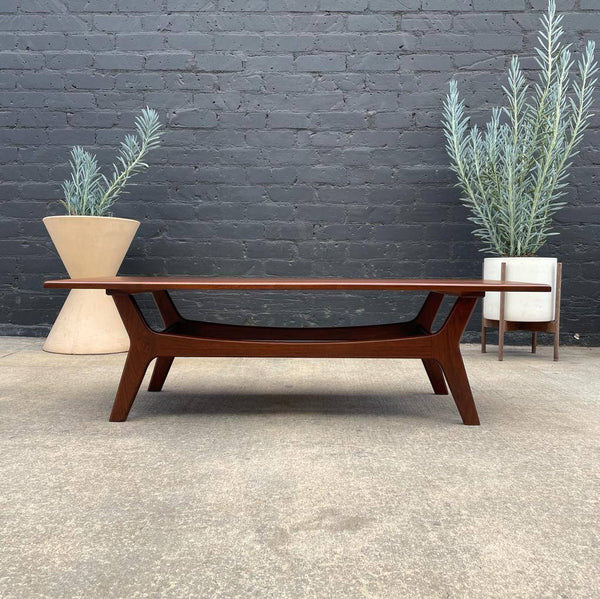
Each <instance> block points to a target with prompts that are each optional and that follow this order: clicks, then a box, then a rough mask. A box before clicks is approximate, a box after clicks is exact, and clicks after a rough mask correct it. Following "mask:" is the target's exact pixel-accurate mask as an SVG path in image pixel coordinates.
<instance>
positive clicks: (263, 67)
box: [245, 54, 294, 73]
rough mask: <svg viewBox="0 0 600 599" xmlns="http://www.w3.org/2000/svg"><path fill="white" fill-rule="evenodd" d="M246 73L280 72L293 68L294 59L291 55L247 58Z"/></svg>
mask: <svg viewBox="0 0 600 599" xmlns="http://www.w3.org/2000/svg"><path fill="white" fill-rule="evenodd" d="M245 67H246V71H258V72H267V73H269V72H273V71H275V72H281V71H291V70H292V69H293V68H294V57H293V56H292V55H291V54H288V55H283V56H277V55H265V56H249V57H248V58H247V59H246V62H245Z"/></svg>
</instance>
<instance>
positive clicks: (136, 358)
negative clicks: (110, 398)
mask: <svg viewBox="0 0 600 599" xmlns="http://www.w3.org/2000/svg"><path fill="white" fill-rule="evenodd" d="M151 360H152V358H150V357H148V356H146V355H144V354H143V353H141V352H139V351H137V350H136V348H135V347H130V348H129V353H128V354H127V360H125V367H124V368H123V374H122V375H121V381H120V383H119V388H118V389H117V396H116V397H115V402H114V404H113V407H112V412H111V413H110V418H109V420H110V422H123V421H125V420H127V416H128V414H129V410H131V406H132V405H133V401H134V400H135V396H136V394H137V392H138V390H139V388H140V385H141V384H142V380H143V378H144V375H145V374H146V370H147V369H148V364H150V361H151Z"/></svg>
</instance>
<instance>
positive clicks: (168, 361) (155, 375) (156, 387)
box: [148, 356, 175, 391]
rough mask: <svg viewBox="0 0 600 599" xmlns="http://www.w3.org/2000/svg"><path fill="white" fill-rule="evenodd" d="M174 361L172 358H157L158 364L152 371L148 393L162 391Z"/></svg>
mask: <svg viewBox="0 0 600 599" xmlns="http://www.w3.org/2000/svg"><path fill="white" fill-rule="evenodd" d="M174 359H175V358H173V357H171V356H159V357H158V358H156V364H155V365H154V370H153V371H152V378H151V379H150V384H149V385H148V391H162V388H163V385H164V384H165V380H166V378H167V375H168V374H169V370H171V365H172V364H173V360H174Z"/></svg>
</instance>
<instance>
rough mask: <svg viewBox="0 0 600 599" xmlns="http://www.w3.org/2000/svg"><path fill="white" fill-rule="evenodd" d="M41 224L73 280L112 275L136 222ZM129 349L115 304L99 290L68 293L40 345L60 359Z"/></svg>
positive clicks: (71, 219) (80, 219)
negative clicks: (61, 355) (68, 356)
mask: <svg viewBox="0 0 600 599" xmlns="http://www.w3.org/2000/svg"><path fill="white" fill-rule="evenodd" d="M44 225H45V226H46V229H47V230H48V233H49V234H50V237H51V238H52V242H53V243H54V246H55V247H56V250H57V251H58V254H59V256H60V258H61V260H62V261H63V264H64V265H65V268H66V269H67V272H68V273H69V276H70V277H71V278H72V279H74V278H87V277H112V276H114V275H116V274H117V271H118V270H119V267H120V266H121V262H123V258H125V254H126V253H127V250H128V249H129V246H130V245H131V242H132V240H133V237H134V235H135V232H136V231H137V229H138V227H139V226H140V223H139V222H138V221H136V220H131V219H128V218H113V217H109V216H48V217H46V218H45V219H44ZM128 348H129V338H128V336H127V333H126V332H125V328H124V327H123V324H122V322H121V318H120V317H119V314H118V312H117V309H116V308H115V304H114V302H113V300H112V298H111V297H110V296H108V295H106V293H105V291H104V290H102V289H99V290H96V289H74V290H73V291H71V292H70V293H69V296H68V297H67V300H66V301H65V303H64V305H63V307H62V309H61V311H60V313H59V315H58V317H57V319H56V322H55V323H54V326H53V327H52V330H51V331H50V334H49V335H48V338H47V339H46V342H45V343H44V350H45V351H48V352H53V353H59V354H110V353H116V352H123V351H127V349H128Z"/></svg>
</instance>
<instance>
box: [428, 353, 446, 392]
mask: <svg viewBox="0 0 600 599" xmlns="http://www.w3.org/2000/svg"><path fill="white" fill-rule="evenodd" d="M422 362H423V366H425V372H426V373H427V376H428V377H429V382H430V383H431V386H432V387H433V392H434V393H435V394H436V395H448V387H447V386H446V381H445V380H444V372H443V370H442V367H441V366H440V364H439V362H436V361H435V360H425V359H424V360H422Z"/></svg>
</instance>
